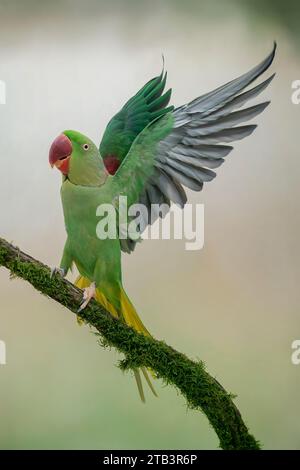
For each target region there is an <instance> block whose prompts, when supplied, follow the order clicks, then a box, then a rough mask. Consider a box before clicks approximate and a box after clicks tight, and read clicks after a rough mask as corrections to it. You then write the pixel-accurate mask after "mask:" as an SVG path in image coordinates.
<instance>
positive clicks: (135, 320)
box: [75, 276, 157, 402]
mask: <svg viewBox="0 0 300 470" xmlns="http://www.w3.org/2000/svg"><path fill="white" fill-rule="evenodd" d="M90 284H91V281H90V280H89V279H87V278H85V277H82V276H79V277H78V279H77V280H76V282H75V285H76V286H77V287H79V288H80V289H84V288H85V287H88V286H89V285H90ZM96 300H97V302H99V303H100V304H101V305H102V306H103V307H104V308H105V309H106V310H108V311H109V312H110V313H111V314H112V315H113V316H114V317H116V318H119V314H118V312H117V310H116V308H115V307H114V306H113V305H112V304H111V303H110V302H109V301H108V300H107V298H106V297H105V295H104V294H103V293H102V292H101V291H100V290H99V289H97V290H96ZM120 305H121V314H122V316H123V318H124V321H125V322H126V324H127V325H128V326H131V327H132V328H134V329H135V330H136V331H138V332H139V333H142V334H144V335H145V336H151V335H150V333H149V331H148V330H147V328H146V327H145V326H144V324H143V323H142V321H141V319H140V317H139V316H138V314H137V312H136V310H135V308H134V306H133V305H132V303H131V302H130V300H129V298H128V296H127V295H126V292H125V291H124V289H123V288H121V294H120ZM79 323H80V321H79ZM141 371H142V373H143V376H144V377H145V379H146V382H147V384H148V386H149V388H150V390H151V392H152V393H153V395H155V396H156V397H157V393H156V391H155V389H154V387H153V384H152V383H151V381H150V378H149V374H148V372H150V373H151V375H152V376H153V377H154V378H155V375H154V374H153V372H152V371H151V370H150V369H148V370H147V369H146V367H141ZM133 372H134V377H135V380H136V384H137V388H138V392H139V395H140V398H141V400H142V402H145V395H144V390H143V384H142V379H141V374H140V371H139V369H134V371H133Z"/></svg>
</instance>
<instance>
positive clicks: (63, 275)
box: [50, 267, 67, 279]
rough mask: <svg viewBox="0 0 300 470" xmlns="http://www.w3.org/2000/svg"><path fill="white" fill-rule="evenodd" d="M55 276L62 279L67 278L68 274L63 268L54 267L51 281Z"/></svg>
mask: <svg viewBox="0 0 300 470" xmlns="http://www.w3.org/2000/svg"><path fill="white" fill-rule="evenodd" d="M55 274H59V275H60V276H61V277H65V275H66V274H67V273H66V272H65V270H64V269H63V268H57V267H54V268H52V269H51V272H50V279H52V278H53V276H55Z"/></svg>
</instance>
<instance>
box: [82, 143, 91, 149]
mask: <svg viewBox="0 0 300 470" xmlns="http://www.w3.org/2000/svg"><path fill="white" fill-rule="evenodd" d="M82 148H83V150H88V149H89V148H90V146H89V144H83V146H82Z"/></svg>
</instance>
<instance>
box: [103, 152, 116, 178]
mask: <svg viewBox="0 0 300 470" xmlns="http://www.w3.org/2000/svg"><path fill="white" fill-rule="evenodd" d="M103 161H104V165H105V167H106V169H107V171H108V173H109V174H110V175H114V174H115V173H116V171H117V169H118V168H119V166H120V162H119V160H118V157H116V156H115V155H107V156H106V157H105V158H104V160H103Z"/></svg>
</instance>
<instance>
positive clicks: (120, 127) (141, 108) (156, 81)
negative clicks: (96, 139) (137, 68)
mask: <svg viewBox="0 0 300 470" xmlns="http://www.w3.org/2000/svg"><path fill="white" fill-rule="evenodd" d="M166 80H167V73H165V74H163V73H161V75H160V76H159V77H156V78H153V79H152V80H150V81H149V82H148V83H146V85H144V86H143V87H142V88H141V89H140V91H138V93H137V94H136V95H134V96H133V97H132V98H131V99H130V100H129V101H127V103H126V104H125V106H124V107H123V108H122V109H121V111H119V113H118V114H116V115H115V116H114V117H113V118H112V119H111V121H110V122H109V123H108V125H107V127H106V129H105V132H104V134H103V138H102V141H101V144H100V154H101V156H102V158H104V159H105V158H106V157H107V156H109V155H113V156H115V157H117V158H118V160H119V161H122V160H123V159H124V158H125V156H126V155H127V153H128V151H129V149H130V147H131V145H132V143H133V141H134V139H135V138H136V137H137V136H138V134H139V133H140V132H141V131H142V130H143V129H144V128H145V127H146V126H147V125H148V124H149V123H150V122H152V121H153V120H154V119H156V118H158V117H160V116H163V115H165V114H167V113H168V112H170V111H173V109H174V107H173V106H169V107H168V108H167V107H166V106H167V105H168V103H169V101H170V98H171V92H172V90H171V89H169V90H168V91H167V92H166V93H164V94H163V91H164V88H165V85H166Z"/></svg>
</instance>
